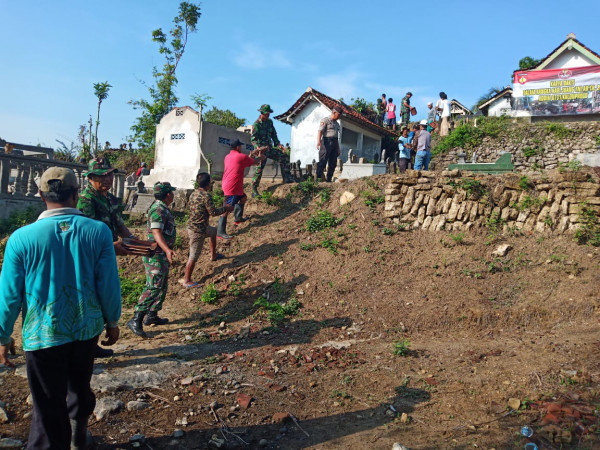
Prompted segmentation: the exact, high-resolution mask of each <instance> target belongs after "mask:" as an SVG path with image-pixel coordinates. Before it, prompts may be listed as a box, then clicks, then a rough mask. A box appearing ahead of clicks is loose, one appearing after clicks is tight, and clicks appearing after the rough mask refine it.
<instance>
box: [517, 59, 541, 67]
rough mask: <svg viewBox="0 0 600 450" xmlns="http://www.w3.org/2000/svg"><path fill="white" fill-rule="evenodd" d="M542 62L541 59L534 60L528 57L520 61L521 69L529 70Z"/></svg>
mask: <svg viewBox="0 0 600 450" xmlns="http://www.w3.org/2000/svg"><path fill="white" fill-rule="evenodd" d="M541 61H542V60H541V59H533V58H532V57H531V56H526V57H525V58H521V59H520V60H519V69H520V70H527V69H531V68H533V67H535V66H537V65H538V64H539V63H540V62H541Z"/></svg>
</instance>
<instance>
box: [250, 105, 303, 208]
mask: <svg viewBox="0 0 600 450" xmlns="http://www.w3.org/2000/svg"><path fill="white" fill-rule="evenodd" d="M258 111H259V112H260V116H259V117H258V119H256V121H255V122H254V123H253V124H252V132H251V137H250V141H251V142H252V144H254V148H255V149H256V150H260V151H262V152H264V154H265V156H266V158H269V159H272V160H273V161H278V162H279V165H280V167H281V175H282V176H283V182H284V183H291V182H292V181H294V180H293V178H292V173H291V172H290V157H289V156H288V155H286V154H285V152H284V149H283V147H282V145H281V143H280V142H279V138H278V137H277V131H275V127H274V126H273V121H272V120H271V119H269V115H270V114H271V113H272V112H273V110H272V109H271V106H270V105H267V104H265V105H262V106H261V107H260V108H259V109H258ZM273 146H275V147H277V149H275V148H273ZM266 158H265V159H263V161H262V162H261V163H260V165H259V166H257V167H256V171H255V172H254V177H252V197H258V195H259V194H258V185H259V184H260V179H261V178H262V173H263V169H264V168H265V165H266V164H267V159H266Z"/></svg>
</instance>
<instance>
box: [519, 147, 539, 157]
mask: <svg viewBox="0 0 600 450" xmlns="http://www.w3.org/2000/svg"><path fill="white" fill-rule="evenodd" d="M543 151H544V149H543V148H540V147H537V146H536V147H523V155H524V156H525V158H531V157H532V156H535V155H539V154H541V153H542V152H543Z"/></svg>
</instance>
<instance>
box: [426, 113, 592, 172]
mask: <svg viewBox="0 0 600 450" xmlns="http://www.w3.org/2000/svg"><path fill="white" fill-rule="evenodd" d="M553 127H559V128H560V127H564V129H566V130H568V131H567V132H566V133H561V132H560V131H562V130H559V131H558V132H557V131H552V129H553ZM565 134H566V136H565ZM599 141H600V122H571V123H550V122H541V123H535V124H523V123H519V122H516V123H513V124H511V125H510V126H509V127H508V128H507V129H506V130H505V131H503V132H502V133H500V135H499V136H498V137H494V138H491V137H489V136H488V137H484V138H483V141H482V143H481V144H479V145H477V146H476V147H474V148H472V149H468V150H467V149H463V148H454V149H452V150H450V151H448V152H446V153H444V154H443V155H438V156H436V157H435V158H434V162H435V167H436V168H437V169H445V168H447V167H448V165H449V164H456V163H457V162H458V154H459V153H463V152H466V153H467V158H468V160H469V161H470V160H471V157H472V154H473V152H476V153H477V157H478V158H477V162H482V163H484V162H485V163H493V162H495V161H496V160H497V159H498V158H499V157H500V155H502V154H503V153H506V152H509V153H511V154H512V162H513V164H514V165H515V171H516V172H527V171H529V170H532V169H556V168H558V167H559V164H567V163H568V162H569V161H572V160H574V159H578V158H581V156H583V155H588V154H594V155H599V157H598V159H599V160H600V150H599V149H598V145H599V144H600V142H599Z"/></svg>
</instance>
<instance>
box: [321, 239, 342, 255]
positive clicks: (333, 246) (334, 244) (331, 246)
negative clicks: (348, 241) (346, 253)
mask: <svg viewBox="0 0 600 450" xmlns="http://www.w3.org/2000/svg"><path fill="white" fill-rule="evenodd" d="M338 245H339V242H338V241H337V240H336V239H334V238H332V237H326V236H323V240H322V241H321V247H323V248H324V249H327V251H328V252H330V253H333V254H334V255H337V249H338Z"/></svg>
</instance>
